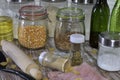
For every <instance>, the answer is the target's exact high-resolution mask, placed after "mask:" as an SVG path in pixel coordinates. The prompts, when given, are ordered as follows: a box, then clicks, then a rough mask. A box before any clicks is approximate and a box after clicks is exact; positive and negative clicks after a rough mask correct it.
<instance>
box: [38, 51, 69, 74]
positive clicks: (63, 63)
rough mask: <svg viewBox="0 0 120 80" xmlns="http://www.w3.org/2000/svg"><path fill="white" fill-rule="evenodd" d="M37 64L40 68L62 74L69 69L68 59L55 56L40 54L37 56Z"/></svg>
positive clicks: (46, 53) (45, 53)
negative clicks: (43, 67)
mask: <svg viewBox="0 0 120 80" xmlns="http://www.w3.org/2000/svg"><path fill="white" fill-rule="evenodd" d="M39 62H40V64H41V65H42V66H45V67H49V68H52V69H56V70H59V71H62V72H65V71H67V69H68V68H70V61H69V58H63V57H61V56H59V55H57V54H52V53H49V52H45V51H44V52H42V53H41V54H40V56H39Z"/></svg>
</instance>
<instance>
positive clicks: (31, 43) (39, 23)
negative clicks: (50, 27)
mask: <svg viewBox="0 0 120 80" xmlns="http://www.w3.org/2000/svg"><path fill="white" fill-rule="evenodd" d="M19 13H20V23H19V27H18V41H19V43H20V44H21V45H22V46H23V47H25V48H28V49H38V48H43V47H45V44H46V41H47V11H46V9H45V8H43V7H42V6H33V5H27V6H23V7H22V8H21V9H20V10H19Z"/></svg>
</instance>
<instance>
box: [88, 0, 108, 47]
mask: <svg viewBox="0 0 120 80" xmlns="http://www.w3.org/2000/svg"><path fill="white" fill-rule="evenodd" d="M109 15H110V9H109V6H108V3H107V0H97V2H96V4H95V5H94V7H93V9H92V14H91V26H90V40H89V43H90V46H91V47H93V48H98V35H99V34H100V33H101V32H103V31H107V29H108V21H109Z"/></svg>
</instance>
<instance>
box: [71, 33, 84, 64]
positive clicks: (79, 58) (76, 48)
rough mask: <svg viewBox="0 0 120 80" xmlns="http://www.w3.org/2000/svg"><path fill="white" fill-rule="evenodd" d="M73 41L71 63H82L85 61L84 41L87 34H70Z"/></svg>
mask: <svg viewBox="0 0 120 80" xmlns="http://www.w3.org/2000/svg"><path fill="white" fill-rule="evenodd" d="M70 42H71V49H70V54H71V65H72V66H76V65H80V64H81V63H82V62H83V50H82V47H83V43H84V42H85V36H84V35H82V34H72V35H70Z"/></svg>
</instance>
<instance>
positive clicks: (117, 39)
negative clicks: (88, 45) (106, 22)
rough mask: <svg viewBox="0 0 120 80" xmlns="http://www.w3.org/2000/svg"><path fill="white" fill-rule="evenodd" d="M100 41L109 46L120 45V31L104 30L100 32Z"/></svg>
mask: <svg viewBox="0 0 120 80" xmlns="http://www.w3.org/2000/svg"><path fill="white" fill-rule="evenodd" d="M99 43H101V44H102V45H104V46H108V47H115V48H117V47H120V33H113V32H102V33H100V34H99Z"/></svg>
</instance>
